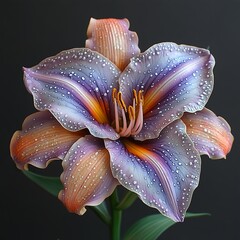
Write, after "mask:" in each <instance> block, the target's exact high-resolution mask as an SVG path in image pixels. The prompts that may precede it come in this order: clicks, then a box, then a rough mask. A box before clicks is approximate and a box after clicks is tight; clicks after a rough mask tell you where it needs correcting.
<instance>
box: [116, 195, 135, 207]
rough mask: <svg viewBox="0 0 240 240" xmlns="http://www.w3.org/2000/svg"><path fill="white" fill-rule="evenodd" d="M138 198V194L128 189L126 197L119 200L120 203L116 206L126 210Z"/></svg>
mask: <svg viewBox="0 0 240 240" xmlns="http://www.w3.org/2000/svg"><path fill="white" fill-rule="evenodd" d="M137 198H138V196H137V194H135V193H133V192H131V191H128V192H127V193H126V195H125V196H124V198H123V199H122V200H121V201H120V202H119V204H118V205H117V206H116V208H117V209H119V210H124V209H126V208H128V207H130V206H131V205H132V204H133V203H134V202H135V201H136V199H137Z"/></svg>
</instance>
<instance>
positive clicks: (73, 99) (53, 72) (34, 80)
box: [24, 48, 119, 139]
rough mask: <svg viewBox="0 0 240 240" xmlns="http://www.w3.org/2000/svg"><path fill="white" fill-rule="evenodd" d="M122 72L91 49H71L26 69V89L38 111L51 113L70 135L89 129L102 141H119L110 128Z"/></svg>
mask: <svg viewBox="0 0 240 240" xmlns="http://www.w3.org/2000/svg"><path fill="white" fill-rule="evenodd" d="M118 76H119V70H118V69H117V67H116V66H115V65H113V64H112V63H111V62H110V61H109V60H108V59H106V58H105V57H103V56H102V55H100V54H98V53H96V52H93V51H91V50H89V49H84V48H81V49H71V50H67V51H63V52H61V53H59V54H57V55H56V56H53V57H50V58H47V59H45V60H43V61H42V62H41V63H39V64H38V65H37V66H35V67H33V68H30V69H24V80H25V84H26V87H27V89H28V90H29V92H30V93H32V95H33V97H34V103H35V107H36V108H37V109H38V110H40V111H43V110H46V109H48V110H50V111H51V113H52V114H53V115H54V116H55V117H56V118H57V119H58V121H59V122H60V123H61V124H62V126H63V127H64V128H66V129H68V130H70V131H78V130H81V129H83V128H88V129H89V131H90V132H91V134H92V135H94V136H97V137H100V138H105V137H107V138H110V139H116V138H118V134H116V132H115V131H114V129H112V127H110V124H109V121H111V119H112V116H113V114H114V113H113V103H112V95H111V94H112V89H113V88H117V87H118V83H117V79H118Z"/></svg>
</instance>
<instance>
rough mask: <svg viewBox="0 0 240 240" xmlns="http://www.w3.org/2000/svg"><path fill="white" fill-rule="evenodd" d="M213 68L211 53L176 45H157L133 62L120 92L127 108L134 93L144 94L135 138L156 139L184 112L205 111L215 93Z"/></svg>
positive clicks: (123, 78)
mask: <svg viewBox="0 0 240 240" xmlns="http://www.w3.org/2000/svg"><path fill="white" fill-rule="evenodd" d="M214 64H215V62H214V58H213V56H212V55H211V54H210V52H209V51H208V50H206V49H201V48H197V47H192V46H186V45H177V44H175V43H160V44H156V45H154V46H152V47H151V48H149V49H148V50H147V51H146V52H144V53H142V54H140V55H139V56H138V57H134V58H133V59H131V63H130V64H129V65H128V67H127V68H126V69H125V71H124V72H123V73H122V75H121V77H120V91H121V92H122V97H123V100H124V101H125V103H126V105H130V104H131V102H132V98H133V97H132V91H133V89H135V90H136V91H137V92H138V91H139V90H143V91H144V93H143V95H144V106H143V111H144V124H143V128H142V131H141V132H140V133H139V134H138V135H136V137H135V138H136V139H137V140H145V139H152V138H155V137H157V136H158V135H159V133H160V132H161V130H162V129H163V128H164V127H165V126H166V125H168V124H169V123H171V122H173V121H174V120H176V119H179V118H180V117H181V116H182V114H183V112H196V111H198V110H201V109H203V107H204V105H205V104H206V102H207V101H208V98H209V96H210V94H211V92H212V89H213V67H214Z"/></svg>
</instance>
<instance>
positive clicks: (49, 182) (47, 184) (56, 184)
mask: <svg viewBox="0 0 240 240" xmlns="http://www.w3.org/2000/svg"><path fill="white" fill-rule="evenodd" d="M22 172H23V174H24V175H25V176H27V177H28V178H29V179H30V180H32V181H33V182H35V183H36V184H37V185H39V186H40V187H42V188H43V189H44V190H46V191H47V192H49V193H50V194H52V195H53V196H55V197H57V196H58V193H59V192H60V190H62V189H63V185H62V183H61V181H60V179H59V177H47V176H43V175H39V174H36V173H33V172H31V171H22ZM91 209H92V210H93V211H94V212H95V213H96V214H97V215H98V216H99V217H100V218H101V219H102V220H103V221H104V222H105V223H107V224H110V223H111V217H110V215H109V212H108V209H107V206H106V204H105V202H103V203H102V204H100V205H98V206H91Z"/></svg>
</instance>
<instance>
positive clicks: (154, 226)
mask: <svg viewBox="0 0 240 240" xmlns="http://www.w3.org/2000/svg"><path fill="white" fill-rule="evenodd" d="M209 215H210V214H209V213H187V214H186V218H192V217H202V216H209ZM175 223H176V222H174V221H173V220H171V219H169V218H167V217H165V216H163V215H161V214H153V215H150V216H147V217H144V218H142V219H140V220H138V221H137V222H136V223H134V224H133V225H132V226H131V227H130V228H129V229H128V231H127V232H126V234H125V236H124V240H130V239H141V240H156V239H157V238H158V237H159V236H160V235H161V234H162V233H163V232H165V231H166V230H167V229H168V228H170V227H171V226H173V225H174V224H175Z"/></svg>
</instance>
